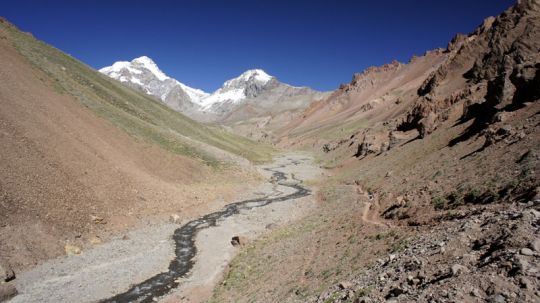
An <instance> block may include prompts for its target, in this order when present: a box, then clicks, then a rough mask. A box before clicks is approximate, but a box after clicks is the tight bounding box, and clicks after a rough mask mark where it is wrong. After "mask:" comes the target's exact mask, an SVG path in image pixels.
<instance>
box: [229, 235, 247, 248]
mask: <svg viewBox="0 0 540 303" xmlns="http://www.w3.org/2000/svg"><path fill="white" fill-rule="evenodd" d="M231 244H232V246H240V245H246V244H247V238H246V237H243V236H234V237H232V239H231Z"/></svg>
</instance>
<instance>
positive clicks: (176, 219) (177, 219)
mask: <svg viewBox="0 0 540 303" xmlns="http://www.w3.org/2000/svg"><path fill="white" fill-rule="evenodd" d="M169 222H171V223H172V224H180V223H182V218H181V217H180V216H179V215H177V214H172V215H171V216H170V217H169Z"/></svg>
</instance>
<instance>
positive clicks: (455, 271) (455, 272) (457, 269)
mask: <svg viewBox="0 0 540 303" xmlns="http://www.w3.org/2000/svg"><path fill="white" fill-rule="evenodd" d="M451 271H452V276H459V275H460V274H463V273H468V272H469V269H468V268H467V267H465V266H463V265H460V264H454V265H452V267H451Z"/></svg>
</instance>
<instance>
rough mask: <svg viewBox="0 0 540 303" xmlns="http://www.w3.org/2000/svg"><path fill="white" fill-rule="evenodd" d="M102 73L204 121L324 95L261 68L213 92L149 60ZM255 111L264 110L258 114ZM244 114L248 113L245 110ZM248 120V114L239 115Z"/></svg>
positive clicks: (294, 104) (292, 104)
mask: <svg viewBox="0 0 540 303" xmlns="http://www.w3.org/2000/svg"><path fill="white" fill-rule="evenodd" d="M99 71H100V72H101V73H103V74H105V75H107V76H109V77H111V78H113V79H116V80H118V81H120V82H122V83H124V84H125V85H128V86H130V87H133V88H136V89H138V90H141V91H143V92H145V93H146V94H148V95H152V96H154V97H156V98H158V99H160V100H161V101H162V102H163V103H165V104H166V105H167V106H169V107H170V108H172V109H174V110H176V111H178V112H182V113H184V114H187V115H188V116H190V117H192V118H194V119H196V120H201V121H222V120H227V119H231V115H233V116H234V113H235V112H243V110H242V109H245V108H246V107H249V108H250V109H249V112H250V114H249V115H248V116H249V117H251V116H253V115H257V112H261V113H262V112H264V113H265V114H267V113H268V112H271V113H278V112H281V111H284V110H291V109H298V108H304V107H307V106H308V105H309V104H310V103H311V102H313V101H315V100H319V99H321V98H322V97H323V96H325V93H321V92H318V91H315V90H313V89H311V88H309V87H296V86H292V85H289V84H285V83H282V82H280V81H279V80H278V79H277V78H276V77H274V76H271V75H269V74H267V73H266V72H265V71H264V70H262V69H250V70H247V71H245V72H244V73H242V74H241V75H239V76H238V77H236V78H233V79H230V80H227V81H225V82H224V83H223V86H222V87H221V88H219V89H218V90H216V91H214V92H213V93H208V92H205V91H203V90H201V89H196V88H192V87H189V86H187V85H185V84H183V83H182V82H180V81H178V80H176V79H173V78H171V77H169V76H167V75H166V74H165V73H163V72H162V71H161V70H160V68H159V67H158V65H157V64H156V63H155V62H154V61H153V60H152V59H151V58H149V57H147V56H141V57H138V58H135V59H133V60H132V61H130V62H129V61H118V62H115V63H114V64H112V65H111V66H107V67H104V68H101V69H100V70H99ZM253 108H261V110H259V111H257V110H254V109H253ZM244 112H245V110H244ZM237 115H239V116H242V117H244V118H245V116H246V115H242V114H237Z"/></svg>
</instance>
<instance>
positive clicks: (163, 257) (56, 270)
mask: <svg viewBox="0 0 540 303" xmlns="http://www.w3.org/2000/svg"><path fill="white" fill-rule="evenodd" d="M295 160H298V162H295V163H294V164H293V161H295ZM282 165H283V166H284V167H281V166H282ZM265 167H270V168H275V169H277V170H280V171H283V172H285V173H286V174H287V175H288V179H289V181H285V182H299V181H294V180H293V179H292V176H294V178H295V179H297V180H307V179H312V178H317V177H318V175H319V174H320V171H319V170H318V169H317V168H315V167H314V166H313V164H311V162H310V160H309V159H308V158H306V157H305V156H303V155H298V154H290V155H286V156H282V157H278V158H276V160H275V162H274V163H273V164H269V165H267V166H262V167H260V171H261V173H263V174H264V175H265V177H267V180H268V182H267V183H264V184H262V185H261V186H259V187H257V188H256V189H255V190H253V191H250V192H246V193H243V194H241V195H239V196H238V197H237V198H236V199H235V200H234V201H239V200H244V199H248V198H254V197H260V196H281V195H286V194H288V193H290V192H291V191H292V190H291V189H290V188H288V187H285V186H280V185H279V184H274V183H272V182H270V181H271V179H270V176H271V173H270V172H268V171H266V170H263V168H265ZM291 180H292V181H291ZM230 202H233V201H230ZM314 206H315V204H314V203H313V199H311V198H309V197H305V198H300V199H296V200H292V201H285V202H281V203H275V204H270V205H268V206H265V207H261V208H255V209H252V210H250V211H247V212H245V213H241V214H239V215H236V216H232V217H229V218H227V219H226V220H224V221H222V222H220V224H218V226H216V227H212V228H208V229H206V230H204V231H203V232H201V233H200V234H199V235H198V237H197V240H196V243H197V247H198V249H199V254H198V257H197V261H196V265H195V267H194V269H193V270H192V272H191V273H190V275H189V276H188V277H186V278H185V279H183V280H182V282H183V283H182V286H181V288H180V289H179V290H178V291H177V292H175V293H174V294H173V295H171V296H170V297H168V298H166V299H165V300H164V301H165V302H177V301H178V300H182V301H190V302H200V301H201V300H204V299H205V298H206V297H208V296H209V295H210V294H211V290H212V288H213V286H214V283H216V281H218V280H219V278H220V277H221V272H222V270H223V268H224V267H225V266H226V264H227V263H228V262H229V261H230V259H231V258H232V257H233V256H234V255H235V254H236V252H237V251H238V248H237V247H235V246H233V245H232V244H231V238H232V237H233V236H240V237H241V238H242V243H241V244H245V241H249V239H253V238H254V237H257V236H258V235H260V234H262V233H264V232H265V231H267V230H271V229H273V228H275V227H276V226H279V225H282V224H285V223H287V222H290V221H291V220H294V219H297V218H300V217H302V216H304V215H305V214H307V213H309V210H310V209H312V208H313V207H314ZM187 219H188V218H184V220H183V221H184V222H185V221H186V220H187ZM178 223H181V222H178ZM178 227H179V225H178V224H172V223H153V224H149V225H148V226H146V227H144V228H141V229H137V230H134V231H132V232H130V233H128V234H126V235H125V236H121V237H118V238H115V239H113V240H112V241H110V242H107V243H103V244H99V245H97V246H96V247H94V248H92V249H88V250H85V251H83V252H82V253H80V254H74V255H72V256H65V257H60V258H57V259H53V260H50V261H47V262H45V263H44V264H42V265H40V266H37V267H35V268H33V269H31V270H29V271H26V272H21V273H18V274H17V278H16V279H15V280H13V281H11V282H9V284H10V285H15V286H16V287H17V289H18V292H19V294H18V295H17V296H16V297H14V298H13V299H12V301H11V302H75V301H76V302H94V301H96V300H100V299H104V298H107V297H110V296H112V295H114V294H117V293H119V292H121V291H122V290H123V289H127V288H128V287H129V286H130V285H133V284H136V283H138V282H141V281H143V280H145V279H147V278H149V277H151V276H153V275H155V274H157V273H160V272H162V271H165V270H166V269H167V267H168V265H169V262H170V261H171V260H172V259H173V257H174V243H173V241H172V238H171V235H172V234H173V231H174V230H175V229H176V228H178Z"/></svg>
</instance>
